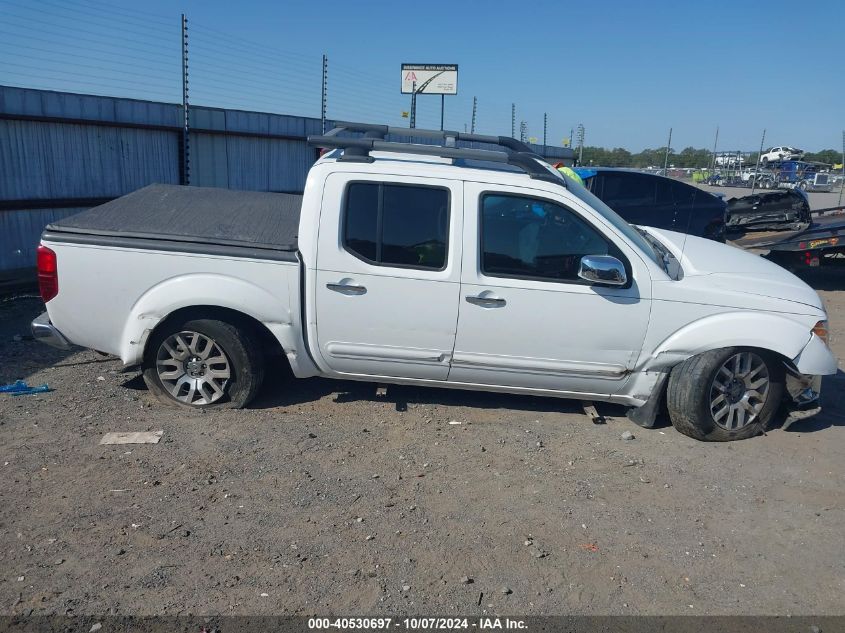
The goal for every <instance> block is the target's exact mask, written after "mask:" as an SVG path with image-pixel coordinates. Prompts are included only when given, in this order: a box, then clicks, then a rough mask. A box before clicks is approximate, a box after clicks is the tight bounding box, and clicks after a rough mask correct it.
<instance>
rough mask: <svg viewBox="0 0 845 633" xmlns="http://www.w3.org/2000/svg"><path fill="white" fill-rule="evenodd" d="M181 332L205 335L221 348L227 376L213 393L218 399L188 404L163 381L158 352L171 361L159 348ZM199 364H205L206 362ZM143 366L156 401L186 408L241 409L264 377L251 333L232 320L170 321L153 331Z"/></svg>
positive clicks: (259, 353)
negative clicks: (229, 321) (219, 392)
mask: <svg viewBox="0 0 845 633" xmlns="http://www.w3.org/2000/svg"><path fill="white" fill-rule="evenodd" d="M180 333H196V334H199V335H201V336H203V337H207V338H208V339H210V340H211V341H212V343H214V344H216V345H217V347H218V348H219V350H220V351H222V353H223V356H224V357H225V359H226V361H227V364H226V368H227V371H228V373H229V374H230V375H229V377H228V378H226V379H225V381H222V384H220V385H219V386H218V388H219V389H220V390H222V395H218V394H216V393H214V394H213V395H212V397H216V398H217V399H215V400H213V401H211V400H210V401H207V402H200V401H197V402H194V403H191V404H189V403H187V402H185V401H183V400H180V399H177V397H175V396H174V395H172V393H171V390H172V389H173V388H174V387H173V385H171V386H170V388H168V386H167V385H165V384H164V382H163V380H162V378H161V376H160V375H159V374H160V371H159V367H160V365H159V362H158V359H159V357H160V356H159V355H160V354H162V355H163V356H165V361H166V362H170V361H168V360H167V359H166V354H164V353H163V351H162V349H163V348H162V344H163V343H164V342H165V341H168V340H169V339H170V337H173V336H177V335H179V334H180ZM202 366H203V367H205V365H202ZM142 367H143V375H144V382H145V383H147V387H148V388H149V390H150V392H151V393H152V394H153V395H154V396H155V397H156V398H157V399H158V400H159V401H161V402H163V403H165V404H168V405H171V406H177V407H182V408H189V409H199V408H211V407H214V408H228V409H241V408H243V407H245V406H246V405H247V404H249V402H250V401H251V400H252V399H253V398H254V397H255V395H256V393H258V390H259V388H260V387H261V383H262V382H263V380H264V355H263V354H262V352H261V349H260V348H259V346H258V344H257V343H256V337H255V336H254V335H253V333H252V332H250V331H248V330H246V329H244V328H241V327H236V326H234V325H232V324H231V323H226V322H224V321H217V320H213V319H191V320H187V321H179V322H173V323H168V324H166V325H165V326H164V327H162V328H159V329H158V330H156V332H155V333H154V334H153V336H152V337H151V339H150V341H149V342H148V343H147V347H146V350H145V353H144V362H143V365H142ZM177 371H178V370H177Z"/></svg>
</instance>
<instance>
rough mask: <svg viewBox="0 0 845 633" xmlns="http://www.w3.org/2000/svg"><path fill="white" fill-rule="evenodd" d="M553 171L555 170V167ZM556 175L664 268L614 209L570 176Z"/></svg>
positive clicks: (653, 252)
mask: <svg viewBox="0 0 845 633" xmlns="http://www.w3.org/2000/svg"><path fill="white" fill-rule="evenodd" d="M554 171H557V170H556V169H555V170H554ZM557 173H558V175H559V176H560V177H561V178H562V179H563V180H564V181H565V182H566V188H567V189H568V190H569V192H570V193H572V195H574V196H575V197H576V198H578V199H579V200H580V201H581V202H583V203H584V204H586V205H587V206H589V207H592V208H593V209H595V210H596V211H597V212H598V213H599V214H601V216H602V217H603V218H604V219H605V220H607V221H608V222H610V223H611V224H612V225H613V226H614V228H616V229H617V230H618V231H619V232H620V233H622V235H624V236H625V237H627V238H628V240H629V241H631V242H633V243H634V244H635V245H636V246H637V248H639V249H640V250H641V251H642V252H643V253H644V254H645V255H647V256H648V257H650V258H651V259H652V261H654V263H655V264H657V265H658V266H660V267H661V268H664V269H665V265H664V262H663V257H662V256H661V255H660V254H659V253H658V252H657V251H655V249H654V246H653V245H652V244H651V243H650V242H649V241H648V240H646V239H645V238H644V237H643V236H642V235H641V234H640V233H639V232H638V231H637V230H636V229H635V228H634V227H633V226H631V225H630V224H628V223H627V222H626V221H625V220H623V219H622V218H621V217H620V216H619V214H618V213H616V211H614V210H613V209H611V208H610V207H609V206H607V205H606V204H605V203H604V202H602V201H601V200H599V199H598V198H597V197H596V196H594V195H593V194H592V193H590V191H589V190H588V189H587V188H586V187H583V186H581V185H579V184H578V183H577V182H575V181H574V180H572V179H571V178H567V177H566V176H565V175H564V174H561V173H560V172H559V171H557Z"/></svg>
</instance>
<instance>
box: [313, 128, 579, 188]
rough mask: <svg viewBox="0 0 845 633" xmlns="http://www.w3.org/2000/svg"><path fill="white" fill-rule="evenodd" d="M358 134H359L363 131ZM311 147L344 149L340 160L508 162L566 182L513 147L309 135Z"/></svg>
mask: <svg viewBox="0 0 845 633" xmlns="http://www.w3.org/2000/svg"><path fill="white" fill-rule="evenodd" d="M372 127H378V126H372ZM347 129H348V128H347ZM401 129H402V130H403V131H404V130H405V128H401ZM354 131H356V132H357V131H361V130H354ZM367 132H377V130H367ZM463 140H465V139H463ZM510 140H513V139H510ZM517 142H518V141H517ZM308 144H309V145H312V146H315V147H321V148H324V149H342V150H343V151H344V155H343V157H341V158H340V159H339V160H344V161H356V162H372V161H373V158H372V157H371V156H370V155H369V153H370V152H372V151H376V152H396V153H402V154H420V155H424V156H438V157H441V158H453V159H455V158H457V159H464V160H478V161H487V162H494V163H506V164H508V165H513V166H514V167H518V168H520V169H522V171H524V172H525V173H526V174H528V175H529V176H531V178H534V179H535V180H545V181H547V182H553V183H555V184H562V183H563V179H562V178H558V177H557V176H555V175H554V174H553V173H551V172H550V171H549V170H548V169H546V168H545V167H543V165H542V164H541V163H540V162H539V157H537V156H536V155H535V154H529V153H526V152H517V151H513V150H511V149H509V148H505V149H503V150H501V151H499V150H491V149H471V148H464V147H447V146H443V145H421V144H416V143H397V142H393V141H383V140H380V139H378V138H343V137H339V136H309V137H308Z"/></svg>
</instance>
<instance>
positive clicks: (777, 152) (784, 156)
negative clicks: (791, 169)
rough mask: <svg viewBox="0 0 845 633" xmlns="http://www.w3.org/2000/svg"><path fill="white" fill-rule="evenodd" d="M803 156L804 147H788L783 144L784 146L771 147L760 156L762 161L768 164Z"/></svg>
mask: <svg viewBox="0 0 845 633" xmlns="http://www.w3.org/2000/svg"><path fill="white" fill-rule="evenodd" d="M802 156H804V150H803V149H796V148H794V147H787V146H786V145H783V146H782V147H770V148H769V149H768V150H766V152H765V153H764V154H763V155H762V156H761V157H760V162H761V163H762V164H763V165H768V164H769V163H772V162H778V161H781V160H799V159H800V158H801V157H802Z"/></svg>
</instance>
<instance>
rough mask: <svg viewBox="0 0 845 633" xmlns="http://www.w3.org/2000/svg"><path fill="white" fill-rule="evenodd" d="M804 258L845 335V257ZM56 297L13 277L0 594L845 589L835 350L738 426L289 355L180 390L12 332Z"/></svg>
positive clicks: (753, 596)
mask: <svg viewBox="0 0 845 633" xmlns="http://www.w3.org/2000/svg"><path fill="white" fill-rule="evenodd" d="M812 281H813V283H814V284H815V286H816V287H817V288H821V289H823V292H822V295H823V297H824V299H825V301H826V302H827V304H828V308H829V310H830V313H831V322H832V331H833V336H834V343H833V346H834V350H835V351H836V353H837V354H838V356H839V358H845V278H843V277H842V276H841V275H839V276H830V275H824V276H817V278H815V279H813V280H812ZM41 308H42V306H41V305H40V303H39V302H38V300H36V299H18V300H14V301H5V302H0V382H2V383H6V382H10V381H12V380H14V379H16V378H24V379H27V380H28V381H29V382H30V383H31V384H41V383H44V382H46V383H49V385H50V386H51V387H52V388H53V389H54V391H52V392H50V393H47V394H41V395H34V396H22V397H10V396H0V446H2V456H0V468H2V473H3V477H2V482H3V483H2V487H0V551H2V554H0V556H2V559H3V564H2V570H3V574H2V578H0V613H3V614H28V613H32V614H59V615H64V614H87V615H94V614H107V613H116V614H134V615H143V614H171V615H176V614H186V613H192V614H285V613H297V614H328V613H334V614H342V615H349V614H374V615H375V614H379V615H402V614H424V615H432V614H443V615H448V614H454V613H461V614H467V615H473V614H478V615H480V614H482V613H485V612H486V613H509V614H658V613H660V614H705V613H706V614H733V613H742V614H842V613H843V612H845V603H843V599H842V596H843V592H845V530H843V528H842V526H843V523H845V493H843V490H845V474H843V468H842V465H843V463H845V389H843V387H845V374H843V373H842V372H841V371H840V373H839V375H838V376H836V377H831V378H830V379H827V380H826V381H825V385H824V398H823V405H824V411H823V412H822V413H821V414H820V415H819V416H818V417H816V418H814V419H812V420H807V421H804V422H801V423H796V424H795V425H793V426H792V427H790V429H789V430H788V431H784V430H781V429H775V430H772V431H770V432H769V433H768V434H767V435H766V436H762V437H758V438H755V439H752V440H747V441H744V442H737V443H732V444H703V443H699V442H696V441H693V440H691V439H689V438H686V437H684V436H682V435H680V434H678V433H676V432H675V431H674V430H673V429H672V428H671V427H664V428H660V429H657V430H651V431H648V430H644V429H639V428H638V427H636V426H634V425H633V424H632V423H630V422H628V421H627V420H626V419H625V418H624V417H622V411H621V409H619V408H615V407H611V406H604V407H601V406H599V409H600V411H602V412H604V413H606V414H607V415H609V416H612V417H611V418H610V419H609V420H608V423H607V424H605V425H594V424H592V423H591V422H590V420H589V419H588V418H587V417H585V416H584V415H583V414H582V413H581V411H580V407H579V404H578V403H575V402H569V401H558V400H550V399H539V398H527V397H511V396H499V395H491V394H476V393H468V392H450V391H445V390H437V389H417V388H413V389H412V388H396V387H391V388H389V390H388V394H387V397H385V398H378V397H376V396H375V390H374V386H373V385H370V384H364V383H354V384H353V383H333V382H329V381H324V380H308V381H294V380H292V379H289V378H286V377H284V375H283V373H282V372H281V371H277V372H275V373H274V374H273V375H271V379H270V380H269V383H270V384H269V385H267V388H265V390H264V392H263V393H262V395H261V396H260V398H259V401H258V402H257V403H256V404H255V406H254V407H253V408H252V409H250V410H247V411H220V412H209V413H204V414H203V413H196V414H192V413H187V414H186V413H184V412H181V411H179V410H175V409H168V408H166V407H163V406H161V405H158V404H156V403H155V402H154V401H153V399H152V398H151V396H150V395H149V394H148V393H147V392H146V390H145V389H144V386H143V382H142V381H141V380H140V378H139V377H138V376H137V375H136V374H122V373H120V365H119V362H118V361H115V360H113V359H109V358H102V357H100V356H97V355H96V354H94V353H93V352H88V351H77V352H74V353H71V354H64V353H61V352H58V351H55V350H51V349H49V348H46V347H44V346H42V345H40V344H37V343H35V342H33V341H31V340H26V339H25V338H24V339H23V340H15V335H16V334H18V335H25V334H26V333H27V324H28V321H29V320H30V319H31V318H32V317H33V316H35V315H36V314H37V313H38V312H39V311H40V310H41ZM453 422H454V423H453ZM456 423H459V424H456ZM159 429H161V430H163V431H164V439H163V440H162V442H161V443H159V444H157V445H135V446H99V445H98V441H99V440H100V438H101V437H102V435H103V434H104V433H106V432H108V431H143V430H159ZM626 430H630V431H633V433H634V435H635V436H636V437H635V439H633V440H628V441H625V440H623V439H621V438H620V434H621V433H622V432H623V431H626Z"/></svg>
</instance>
